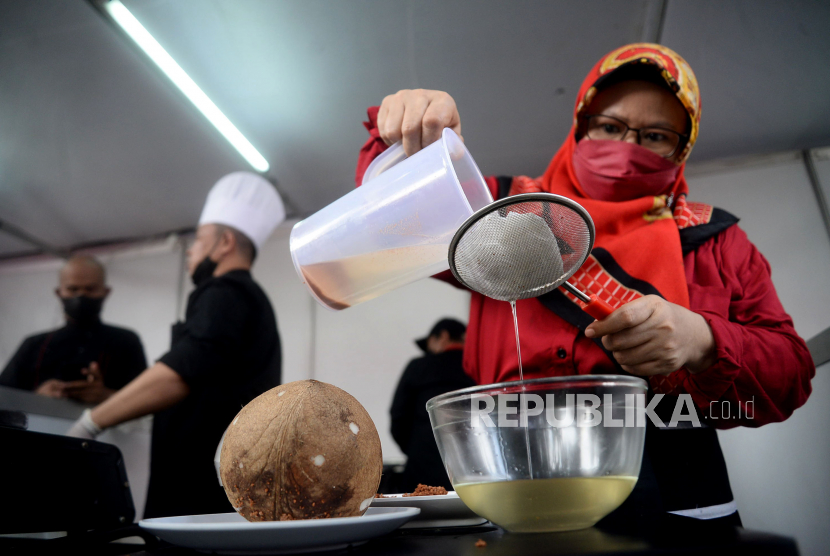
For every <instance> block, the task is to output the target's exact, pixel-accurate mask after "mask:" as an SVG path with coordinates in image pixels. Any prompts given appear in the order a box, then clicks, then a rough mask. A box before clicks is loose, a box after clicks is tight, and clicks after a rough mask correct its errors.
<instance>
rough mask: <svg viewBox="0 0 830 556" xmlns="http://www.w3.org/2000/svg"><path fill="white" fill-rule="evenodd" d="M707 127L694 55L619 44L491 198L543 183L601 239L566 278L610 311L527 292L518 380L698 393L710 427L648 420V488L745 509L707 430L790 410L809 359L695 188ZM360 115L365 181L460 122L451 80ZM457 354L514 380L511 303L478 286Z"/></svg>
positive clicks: (695, 513) (729, 231)
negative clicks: (554, 139) (630, 381)
mask: <svg viewBox="0 0 830 556" xmlns="http://www.w3.org/2000/svg"><path fill="white" fill-rule="evenodd" d="M699 124H700V96H699V91H698V85H697V81H696V79H695V76H694V74H693V73H692V70H691V68H690V67H689V66H688V64H687V63H686V62H685V60H683V59H682V58H681V57H680V56H679V55H677V54H676V53H675V52H673V51H672V50H670V49H668V48H665V47H663V46H660V45H655V44H633V45H628V46H624V47H622V48H619V49H616V50H614V51H612V52H611V53H609V54H607V55H606V56H604V57H603V58H602V59H601V60H600V61H599V62H598V63H597V64H596V66H594V68H593V69H592V70H591V72H590V73H589V74H588V76H587V77H586V79H585V81H584V82H583V84H582V87H581V88H580V91H579V94H578V96H577V99H576V106H575V109H574V122H573V128H572V130H571V133H569V134H568V137H567V138H566V140H565V143H564V144H563V145H562V147H561V148H560V149H559V151H558V152H557V153H556V155H555V156H554V157H553V159H552V161H551V163H550V165H549V166H548V169H547V171H546V172H545V173H544V175H542V176H541V177H539V178H529V177H526V176H518V177H498V178H496V177H490V178H487V182H488V184H489V186H490V189H491V192H492V193H493V196H494V198H500V197H504V196H506V195H514V194H518V193H526V192H534V191H545V192H550V193H556V194H560V195H565V196H567V197H570V198H572V199H575V200H577V201H578V202H579V203H580V204H582V206H584V207H585V208H586V209H587V210H588V212H589V213H590V214H591V217H592V218H593V220H594V223H595V225H596V232H597V233H596V243H595V246H594V249H593V251H592V253H591V255H590V257H589V258H588V261H587V262H586V263H585V265H583V267H582V268H581V269H580V270H579V271H578V272H577V273H576V274H575V275H574V277H573V278H572V280H571V282H572V283H574V285H576V286H578V287H580V288H581V289H582V290H583V291H587V292H590V293H593V294H596V295H597V296H598V297H600V298H602V299H604V300H605V301H607V302H608V303H609V304H611V305H612V306H613V307H615V309H616V310H615V311H614V313H613V314H612V315H611V316H609V317H608V318H607V319H605V320H603V321H600V322H597V321H594V320H593V319H592V318H591V317H589V316H588V315H587V314H586V313H584V312H583V311H582V310H581V308H580V307H579V302H578V301H577V300H576V299H575V298H573V297H569V296H568V297H566V295H565V294H563V293H561V292H560V291H554V292H550V293H548V294H545V295H544V296H541V297H539V298H535V299H526V300H520V301H519V302H518V318H519V330H520V333H521V343H522V345H521V349H522V359H523V368H524V374H525V377H526V378H539V377H546V376H562V375H573V374H588V373H592V374H607V373H630V374H633V375H636V376H641V377H643V378H646V379H648V381H649V384H650V393H652V394H653V393H661V394H664V395H666V397H665V398H663V400H662V401H661V402H660V404H659V406H658V413H660V411H661V410H662V411H663V412H667V413H668V414H669V415H670V414H671V411H672V409H673V408H674V402H675V401H676V400H677V398H676V396H678V395H681V394H688V395H691V398H692V400H693V401H694V403H695V406H696V409H697V412H698V416H699V417H700V419H701V420H702V421H703V426H702V427H699V428H695V429H682V430H669V429H659V428H656V427H650V428H649V430H648V431H647V439H646V454H645V455H646V457H645V459H644V465H643V470H644V471H643V473H644V474H645V475H646V476H644V475H642V474H641V478H640V482H639V483H638V489H640V491H641V492H640V493H639V498H640V501H642V498H648V500H649V503H648V504H646V506H647V507H648V508H649V509H650V510H654V509H655V508H656V507H659V508H662V509H663V510H666V511H669V512H672V513H676V514H680V515H686V516H691V517H699V518H705V519H711V518H719V517H726V516H732V519H733V520H737V514H736V506H735V503H734V501H733V500H732V494H731V491H730V489H729V482H728V477H727V475H726V468H725V464H724V462H723V456H722V455H721V452H720V446H719V444H718V440H717V435H716V434H715V430H714V428H729V427H734V426H738V425H745V426H760V425H763V424H766V423H769V422H775V421H782V420H784V419H786V418H787V417H788V416H789V415H790V414H792V412H793V411H794V410H795V409H796V408H798V407H799V406H801V405H803V404H804V402H805V401H806V400H807V397H808V396H809V394H810V391H811V387H810V380H811V378H812V377H813V375H814V374H815V367H814V365H813V362H812V359H811V357H810V354H809V352H808V350H807V347H806V345H805V343H804V341H803V340H802V339H801V338H800V337H799V336H798V335H797V334H796V332H795V330H794V328H793V324H792V319H790V317H789V316H788V315H787V314H786V312H785V311H784V309H783V307H782V306H781V303H780V301H779V300H778V296H777V295H776V293H775V288H774V286H773V284H772V281H771V279H770V267H769V264H768V263H767V261H766V259H764V257H763V255H761V253H760V252H759V251H758V250H757V249H756V248H755V246H754V245H752V243H750V241H749V240H748V239H747V237H746V234H745V233H744V232H743V231H742V230H741V229H740V228H739V227H738V226H737V225H736V223H737V221H738V219H737V218H736V217H734V216H732V215H731V214H729V213H727V212H725V211H723V210H720V209H717V208H714V207H711V206H708V205H704V204H701V203H693V202H689V201H687V200H686V196H687V193H688V188H687V185H686V180H685V177H684V175H683V169H684V166H685V161H686V159H687V158H688V156H689V153H690V152H691V150H692V147H693V146H694V143H695V141H696V139H697V136H698V130H699ZM366 127H367V129H368V130H369V132H370V135H371V137H370V139H369V141H368V142H367V143H366V145H365V146H364V147H363V149H362V151H361V155H360V159H359V162H358V168H357V180H358V183H360V180H361V178H362V175H363V172H364V171H365V169H366V166H368V164H369V163H370V162H371V160H372V159H374V157H375V156H377V154H379V153H380V152H382V151H383V150H385V148H386V146H387V145H389V144H392V143H394V142H395V141H398V140H402V141H403V144H404V149H405V150H406V152H407V154H410V155H411V154H413V153H414V152H416V151H418V150H419V149H420V148H422V147H424V146H426V145H428V144H430V143H432V142H433V141H435V140H437V139H438V138H439V137H440V133H441V130H442V129H443V128H444V127H451V128H453V129H454V130H455V131H456V132H457V133H460V131H461V122H460V117H459V114H458V110H457V108H456V106H455V102H454V101H453V99H452V97H450V96H449V95H448V94H447V93H444V92H441V91H425V90H415V91H399V92H398V93H396V94H394V95H390V96H388V97H386V98H385V99H384V100H383V104H382V105H381V106H380V108H370V109H369V122H368V123H367V124H366ZM442 278H444V279H448V280H451V277H450V276H442ZM464 367H465V370H466V372H467V373H468V374H470V376H472V377H473V378H474V379H475V380H476V382H478V383H480V384H487V383H494V382H502V381H506V380H516V379H518V363H517V358H516V347H515V336H514V332H513V317H512V313H511V310H510V306H509V304H507V303H505V302H502V301H496V300H493V299H490V298H487V297H484V296H482V295H480V294H478V293H476V292H473V293H472V300H471V307H470V324H469V327H468V331H467V344H466V347H465V352H464ZM725 415H728V416H729V417H728V418H724V416H725ZM646 491H647V492H646ZM637 494H638V491H637V490H635V495H637ZM635 495H632V499H633V500H632V499H630V502H634V501H636V500H637V498H638V496H635ZM626 504H627V505H628V504H629V502H627V503H626ZM624 507H625V506H624ZM641 507H642V505H641Z"/></svg>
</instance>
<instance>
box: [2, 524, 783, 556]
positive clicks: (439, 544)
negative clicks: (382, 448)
mask: <svg viewBox="0 0 830 556" xmlns="http://www.w3.org/2000/svg"><path fill="white" fill-rule="evenodd" d="M652 525H653V526H650V527H647V528H646V529H643V528H639V530H634V531H627V532H625V533H620V532H619V531H611V530H608V529H607V528H600V527H592V528H590V529H584V530H581V531H571V532H565V533H536V534H511V533H508V532H505V531H504V530H502V529H501V528H498V527H495V526H490V525H486V526H480V527H465V528H448V529H409V530H398V531H395V532H393V533H391V534H389V535H386V536H383V537H379V538H376V539H373V540H370V541H369V542H367V543H365V544H362V545H359V546H352V547H349V548H347V549H342V550H339V551H332V552H327V553H321V554H342V555H348V556H374V555H379V554H400V555H405V556H420V555H423V556H426V555H430V556H432V555H436V554H440V555H463V556H502V555H511V556H512V555H521V556H534V555H540V556H541V555H564V554H579V555H590V554H625V555H658V554H659V555H674V554H677V555H681V554H682V555H684V556H685V555H692V554H705V555H706V556H712V555H727V554H728V555H730V556H736V555H747V556H749V555H752V556H763V555H770V556H772V555H781V556H784V555H786V556H797V555H798V549H797V546H796V543H795V541H794V540H793V539H791V538H788V537H782V536H779V535H772V534H768V533H762V532H758V531H750V530H746V529H743V528H740V527H734V526H726V525H723V524H714V525H711V524H708V523H707V522H705V521H703V522H701V521H695V520H690V519H688V518H678V519H676V520H673V519H671V518H670V519H662V520H660V522H659V523H654V524H652ZM635 529H637V528H635ZM478 540H483V541H484V542H485V543H486V546H484V547H479V546H476V543H477V541H478ZM70 542H73V541H69V539H68V538H66V539H59V540H58V542H56V541H33V540H26V541H20V540H19V539H18V540H15V539H0V553H3V554H7V553H8V554H13V553H20V554H31V553H35V552H37V553H38V554H44V555H50V554H54V555H74V554H79V553H83V554H85V555H88V556H112V555H115V554H121V555H123V554H131V555H134V556H195V555H197V554H199V553H198V552H196V551H193V550H189V549H185V548H179V547H175V546H172V545H168V544H166V543H160V544H158V545H157V546H146V547H142V546H133V547H130V546H128V545H113V544H108V545H107V544H98V545H93V544H91V543H90V542H89V540H88V539H77V540H75V541H74V544H70ZM9 548H13V549H14V550H11V551H10V550H7V549H9Z"/></svg>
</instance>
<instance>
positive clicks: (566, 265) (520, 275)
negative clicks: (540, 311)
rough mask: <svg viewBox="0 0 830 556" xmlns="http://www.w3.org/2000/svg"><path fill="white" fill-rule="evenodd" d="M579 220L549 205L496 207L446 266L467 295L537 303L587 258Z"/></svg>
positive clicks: (585, 232)
mask: <svg viewBox="0 0 830 556" xmlns="http://www.w3.org/2000/svg"><path fill="white" fill-rule="evenodd" d="M591 236H592V234H591V231H590V230H589V225H588V222H586V220H585V218H584V217H583V216H582V215H581V214H580V213H578V212H577V211H575V210H574V209H572V208H570V207H568V206H567V205H561V204H558V203H554V202H549V201H534V200H528V201H522V202H516V203H513V204H508V205H504V206H501V207H499V208H496V209H493V210H492V211H491V212H489V213H487V214H485V215H484V216H482V217H481V218H479V219H478V220H477V221H476V222H475V223H474V224H473V225H472V226H470V227H469V228H468V229H467V230H466V231H465V232H464V233H463V235H462V236H461V237H460V238H459V240H458V243H457V246H456V248H455V252H454V254H453V256H452V259H451V260H450V264H451V265H452V266H453V267H454V268H455V271H456V272H457V274H458V276H459V277H460V278H461V279H462V280H463V281H464V282H465V283H466V285H467V286H468V287H470V288H472V289H473V290H475V291H477V292H479V293H481V294H483V295H486V296H487V297H492V298H493V299H498V300H501V301H515V300H517V299H525V298H528V297H537V296H540V295H542V294H544V293H546V292H549V291H551V290H553V289H554V288H557V287H559V286H560V285H562V283H563V282H565V280H567V279H568V278H569V277H570V276H571V275H572V274H573V273H574V272H576V270H577V269H578V268H579V266H580V265H581V264H582V263H583V262H584V260H585V258H586V257H587V254H588V251H589V250H590V248H591V243H592V237H591Z"/></svg>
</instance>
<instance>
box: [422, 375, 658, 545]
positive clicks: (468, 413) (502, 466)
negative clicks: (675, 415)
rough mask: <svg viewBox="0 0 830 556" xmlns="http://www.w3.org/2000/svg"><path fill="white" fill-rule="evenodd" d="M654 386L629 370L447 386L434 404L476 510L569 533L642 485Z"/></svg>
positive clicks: (451, 467) (435, 422) (448, 452)
mask: <svg viewBox="0 0 830 556" xmlns="http://www.w3.org/2000/svg"><path fill="white" fill-rule="evenodd" d="M646 389H647V385H646V382H645V381H644V380H642V379H640V378H636V377H628V376H614V375H585V376H567V377H555V378H542V379H537V380H527V381H518V382H506V383H501V384H489V385H485V386H475V387H472V388H465V389H463V390H456V391H454V392H448V393H446V394H442V395H440V396H437V397H435V398H432V399H431V400H429V402H427V411H428V412H429V418H430V421H431V423H432V430H433V433H434V434H435V441H436V442H437V443H438V450H439V451H440V453H441V458H442V459H443V461H444V466H445V467H446V469H447V474H448V475H449V477H450V481H452V484H453V487H454V488H455V491H456V492H457V493H458V495H459V496H460V497H461V499H462V500H463V501H464V503H465V504H467V506H469V507H470V509H471V510H473V511H474V512H476V513H477V514H479V515H480V516H482V517H484V518H487V519H489V520H490V521H492V522H493V523H495V524H497V525H500V526H502V527H503V528H504V529H506V530H508V531H513V532H542V531H568V530H573V529H582V528H585V527H591V526H592V525H594V524H595V523H596V522H597V521H599V520H600V519H602V518H603V517H604V516H606V515H607V514H609V513H610V512H611V511H613V510H614V509H616V508H617V507H618V506H619V505H620V504H622V503H623V501H624V500H625V499H626V498H627V497H628V495H629V494H630V493H631V491H632V489H633V488H634V485H635V483H636V482H637V476H638V475H639V473H640V464H641V463H642V459H643V445H644V442H645V412H644V408H645V394H646ZM525 425H526V426H525Z"/></svg>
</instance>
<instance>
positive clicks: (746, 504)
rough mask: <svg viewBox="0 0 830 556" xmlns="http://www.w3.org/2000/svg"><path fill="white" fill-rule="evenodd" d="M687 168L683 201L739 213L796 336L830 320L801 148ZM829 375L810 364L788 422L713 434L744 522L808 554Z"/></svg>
mask: <svg viewBox="0 0 830 556" xmlns="http://www.w3.org/2000/svg"><path fill="white" fill-rule="evenodd" d="M819 164H822V163H819ZM823 168H825V167H823ZM826 168H827V170H830V163H828V164H827V166H826ZM825 171H826V170H825ZM687 175H688V181H689V189H690V194H689V198H690V200H694V201H701V202H706V203H710V204H713V205H715V206H718V207H721V208H724V209H726V210H728V211H730V212H732V213H733V214H735V215H736V216H738V217H740V218H741V222H740V226H741V227H742V228H743V229H744V230H745V231H746V232H747V234H748V235H749V239H750V240H751V241H752V242H753V243H754V244H755V245H756V246H757V247H758V248H759V249H760V250H761V252H762V253H763V254H764V255H765V256H766V258H767V260H769V262H770V265H771V267H772V279H773V282H774V283H775V287H776V290H777V291H778V295H779V297H780V299H781V302H782V303H783V305H784V308H785V309H786V310H787V311H788V312H789V313H790V315H791V316H792V317H793V321H794V322H795V327H796V329H797V330H798V332H799V334H801V335H802V336H803V337H804V338H805V339H809V338H810V337H812V336H813V335H814V334H816V333H818V332H820V331H822V330H824V329H825V328H827V327H828V326H830V311H828V309H830V288H828V287H827V286H828V284H830V238H829V237H828V235H827V232H826V230H825V227H824V223H823V221H822V218H821V214H820V212H819V208H818V205H817V203H816V197H815V193H814V191H813V189H812V187H811V185H810V182H809V179H808V177H807V172H806V170H805V167H804V164H803V161H802V159H801V155H800V153H788V154H782V155H776V156H771V157H761V158H755V159H745V160H742V161H731V162H717V163H710V164H705V165H699V166H691V167H690V168H689V172H688V173H687ZM828 177H830V176H828ZM828 372H830V365H824V366H823V367H822V368H820V369H819V370H818V371H817V376H816V378H815V379H814V380H813V393H812V395H811V397H810V398H809V399H808V401H807V403H806V404H805V406H804V407H802V408H801V409H798V410H796V412H795V414H794V415H793V416H792V417H791V418H790V419H788V420H787V421H785V422H783V423H775V424H770V425H766V426H764V427H761V428H757V429H751V428H735V429H730V430H726V431H720V432H719V438H720V440H721V446H722V447H723V452H724V457H725V458H726V462H727V466H728V469H729V478H730V481H731V483H732V490H733V492H734V494H735V499H736V501H737V502H738V508H739V511H740V513H741V517H742V519H743V523H744V526H745V527H747V528H750V529H758V530H764V531H770V532H776V533H781V534H784V535H789V536H794V537H796V539H797V540H798V543H799V546H800V549H801V552H802V554H804V555H805V556H806V555H816V556H818V555H823V554H825V553H826V549H827V546H830V529H828V528H827V527H825V526H824V525H823V524H826V523H828V522H830V473H828V467H827V462H828V461H830V435H827V434H826V431H825V426H824V424H825V423H827V422H830V404H828V401H827V400H828V399H830V376H828Z"/></svg>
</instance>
